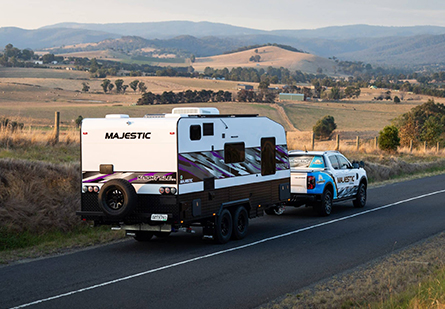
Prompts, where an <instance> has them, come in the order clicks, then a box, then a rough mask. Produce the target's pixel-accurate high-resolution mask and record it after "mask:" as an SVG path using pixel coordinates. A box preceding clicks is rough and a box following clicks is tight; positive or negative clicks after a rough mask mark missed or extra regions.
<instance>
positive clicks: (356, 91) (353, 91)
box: [345, 86, 361, 98]
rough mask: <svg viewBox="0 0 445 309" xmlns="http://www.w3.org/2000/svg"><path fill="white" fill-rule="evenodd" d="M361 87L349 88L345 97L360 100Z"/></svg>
mask: <svg viewBox="0 0 445 309" xmlns="http://www.w3.org/2000/svg"><path fill="white" fill-rule="evenodd" d="M360 93H361V91H360V87H353V86H348V87H346V89H345V97H347V98H354V97H356V98H358V97H359V96H360Z"/></svg>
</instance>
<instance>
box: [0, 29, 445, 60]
mask: <svg viewBox="0 0 445 309" xmlns="http://www.w3.org/2000/svg"><path fill="white" fill-rule="evenodd" d="M444 35H445V27H436V26H415V27H383V26H369V25H350V26H338V27H324V28H319V29H313V30H274V31H264V30H257V29H250V28H244V27H236V26H232V25H227V24H221V23H212V22H190V21H169V22H148V23H114V24H84V23H61V24H56V25H50V26H46V27H42V28H40V29H37V30H24V29H20V28H12V27H8V28H0V49H1V48H2V47H3V46H5V45H7V44H9V43H12V44H13V45H14V46H15V47H18V48H20V49H24V48H31V49H34V50H36V49H43V48H53V47H56V48H53V49H51V50H52V51H53V52H59V53H72V52H84V51H99V50H112V51H118V52H119V53H122V54H126V55H128V56H134V55H141V56H148V57H150V54H148V55H147V52H146V51H144V49H146V48H149V49H154V50H156V51H155V52H160V53H164V54H165V53H170V54H172V53H173V54H176V55H178V56H180V57H182V58H184V57H189V56H190V54H194V55H195V56H197V57H209V56H215V55H220V54H222V53H224V52H227V51H230V50H236V49H237V48H240V47H244V46H249V45H257V44H258V45H262V44H267V43H277V44H282V45H288V46H291V47H293V48H296V49H298V50H303V51H306V52H309V53H311V54H314V55H317V56H321V57H324V58H328V57H333V56H335V57H337V58H339V59H341V60H355V61H362V62H365V63H371V64H378V65H390V66H393V65H397V66H406V65H408V66H411V65H423V64H435V63H445V56H444V50H445V49H444V45H443V40H444ZM74 45H75V46H74ZM60 47H64V48H60Z"/></svg>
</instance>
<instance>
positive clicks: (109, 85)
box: [108, 83, 114, 92]
mask: <svg viewBox="0 0 445 309" xmlns="http://www.w3.org/2000/svg"><path fill="white" fill-rule="evenodd" d="M113 88H114V84H112V83H109V84H108V91H109V92H111V91H112V90H113Z"/></svg>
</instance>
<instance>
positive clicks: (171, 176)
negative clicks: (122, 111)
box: [78, 108, 290, 243]
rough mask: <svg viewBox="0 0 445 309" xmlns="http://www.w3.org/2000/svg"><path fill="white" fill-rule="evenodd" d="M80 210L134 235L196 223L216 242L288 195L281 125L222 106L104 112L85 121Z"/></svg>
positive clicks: (241, 232) (239, 234) (239, 233)
mask: <svg viewBox="0 0 445 309" xmlns="http://www.w3.org/2000/svg"><path fill="white" fill-rule="evenodd" d="M81 170H82V195H81V211H80V212H78V214H79V215H80V216H81V218H82V219H84V220H92V221H94V223H95V225H112V226H115V227H116V228H119V229H124V230H126V233H127V235H131V236H134V238H135V239H136V240H141V241H143V240H149V239H150V238H151V237H152V236H153V235H155V236H157V237H163V236H168V235H169V234H170V233H171V232H172V231H177V230H178V229H181V228H185V229H190V228H191V227H194V226H200V227H202V228H203V233H204V236H208V237H212V238H213V239H215V240H216V241H217V242H219V243H225V242H227V241H228V240H229V239H230V238H232V239H241V238H243V237H244V236H245V235H246V233H247V229H248V224H249V219H250V218H254V217H257V216H261V215H263V211H266V210H267V211H268V212H270V211H271V210H273V209H278V208H279V207H280V206H281V205H282V204H283V203H284V202H286V201H287V200H288V199H289V198H290V178H289V177H290V169H289V160H288V151H287V145H286V136H285V131H284V129H283V127H282V126H281V125H280V124H278V123H276V122H274V121H272V120H270V119H269V118H267V117H258V116H257V115H221V114H219V111H218V110H217V109H216V108H174V109H173V111H172V113H171V114H160V115H146V116H145V117H143V118H131V117H129V116H128V115H107V116H106V117H105V118H100V119H84V120H83V121H82V126H81Z"/></svg>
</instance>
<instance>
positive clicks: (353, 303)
mask: <svg viewBox="0 0 445 309" xmlns="http://www.w3.org/2000/svg"><path fill="white" fill-rule="evenodd" d="M444 245H445V233H442V234H440V235H438V236H435V237H432V238H430V239H428V240H427V241H424V242H422V243H419V244H417V245H414V246H411V247H409V248H408V249H404V250H402V251H398V252H395V253H393V254H391V255H389V256H386V257H384V258H382V259H379V260H378V261H374V262H371V263H368V264H367V265H365V266H362V267H358V268H356V269H355V270H353V271H351V272H346V273H344V274H341V275H339V276H335V277H333V278H330V279H328V280H325V281H323V282H321V283H319V284H316V285H314V286H312V287H309V288H307V289H303V290H300V291H297V292H296V293H293V294H288V295H286V296H285V297H284V298H282V299H279V300H277V301H274V302H272V303H269V304H268V305H266V306H264V307H263V308H273V309H281V308H391V309H392V308H419V309H422V308H444V300H445V293H444V292H445V251H444V250H443V247H444Z"/></svg>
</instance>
